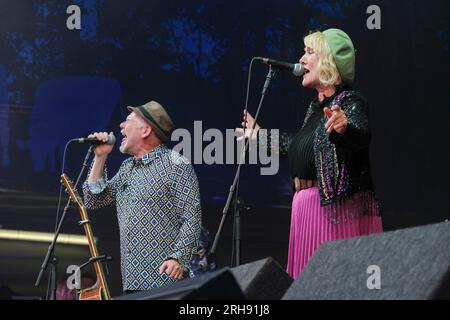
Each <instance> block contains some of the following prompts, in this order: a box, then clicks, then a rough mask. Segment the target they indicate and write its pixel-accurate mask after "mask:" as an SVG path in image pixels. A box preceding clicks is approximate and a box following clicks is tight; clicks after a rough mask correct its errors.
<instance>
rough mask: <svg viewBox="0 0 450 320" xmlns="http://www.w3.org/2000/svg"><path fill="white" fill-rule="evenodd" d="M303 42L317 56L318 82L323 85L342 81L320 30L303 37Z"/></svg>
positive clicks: (331, 84)
mask: <svg viewBox="0 0 450 320" xmlns="http://www.w3.org/2000/svg"><path fill="white" fill-rule="evenodd" d="M303 42H304V43H305V46H306V47H308V48H312V49H313V50H314V52H315V53H316V54H317V55H318V57H319V61H318V65H317V70H318V72H319V81H320V83H321V84H322V85H323V86H325V87H327V86H334V85H337V84H340V83H342V79H341V76H340V75H339V71H338V68H337V66H336V62H335V61H334V57H333V54H332V53H331V49H330V46H329V45H328V42H327V40H326V39H325V36H324V34H323V33H322V32H320V31H317V32H314V33H311V34H310V35H307V36H306V37H305V38H304V39H303Z"/></svg>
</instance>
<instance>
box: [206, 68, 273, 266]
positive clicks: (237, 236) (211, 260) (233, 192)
mask: <svg viewBox="0 0 450 320" xmlns="http://www.w3.org/2000/svg"><path fill="white" fill-rule="evenodd" d="M275 74H276V70H275V69H273V68H272V66H271V67H270V69H269V72H268V74H267V76H266V81H265V83H264V87H263V90H262V92H261V99H260V101H259V105H258V110H257V111H256V114H255V120H254V123H253V126H252V129H251V131H250V136H249V137H250V138H249V139H247V140H245V133H244V144H243V147H242V150H241V156H240V159H239V164H238V168H237V170H236V175H235V176H234V180H233V184H232V185H231V187H230V192H229V194H228V198H227V201H226V203H225V207H224V208H223V211H222V219H221V221H220V225H219V228H218V230H217V233H216V236H215V238H214V242H213V245H212V247H211V250H210V251H209V253H208V265H209V268H210V269H211V270H212V269H215V267H216V265H215V252H216V250H217V246H218V244H219V239H220V236H221V234H222V230H223V226H224V223H225V220H226V217H227V215H228V211H229V209H230V204H231V202H232V200H233V199H234V202H235V206H234V221H235V226H234V228H235V229H234V232H233V234H234V239H233V244H234V250H233V251H234V254H235V257H234V259H233V260H234V262H235V263H236V264H235V265H236V266H238V265H240V263H241V248H240V244H241V224H240V219H241V218H240V216H241V210H242V201H241V200H240V199H239V198H238V196H237V187H238V185H239V177H240V173H241V167H242V164H243V163H244V160H245V155H246V153H247V149H248V146H249V142H250V139H251V137H252V135H253V132H254V130H255V127H256V124H257V120H258V116H259V112H260V110H261V106H262V104H263V102H264V98H265V96H266V93H267V89H268V88H269V85H270V82H271V80H272V78H273V77H274V76H275Z"/></svg>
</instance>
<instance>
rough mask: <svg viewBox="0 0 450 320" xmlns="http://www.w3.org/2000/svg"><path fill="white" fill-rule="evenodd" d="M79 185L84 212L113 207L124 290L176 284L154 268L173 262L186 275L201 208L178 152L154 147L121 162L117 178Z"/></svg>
mask: <svg viewBox="0 0 450 320" xmlns="http://www.w3.org/2000/svg"><path fill="white" fill-rule="evenodd" d="M104 176H105V178H101V179H99V180H97V181H95V182H94V183H88V182H87V181H86V182H85V183H84V185H83V192H84V200H85V205H86V208H88V209H97V208H101V207H105V206H108V205H111V204H113V203H114V202H115V204H116V207H117V218H118V222H119V229H120V253H121V271H122V285H123V289H124V290H149V289H151V288H156V287H160V286H163V285H166V284H169V283H172V282H175V281H176V280H174V279H170V278H169V277H168V275H167V274H166V273H163V274H162V275H160V274H159V267H160V266H161V264H162V263H163V262H164V261H165V260H167V259H168V258H175V259H177V260H178V261H179V262H180V264H181V265H182V266H183V268H184V269H185V271H186V272H189V275H190V276H192V275H193V273H192V270H191V268H190V264H191V259H192V257H193V254H195V253H196V251H197V245H198V240H199V237H200V229H201V206H200V193H199V187H198V181H197V176H196V174H195V172H194V169H193V167H192V165H191V164H190V163H189V162H188V160H187V159H186V158H184V157H183V156H181V155H180V154H179V153H177V152H175V151H173V150H170V149H168V148H167V147H165V146H164V145H160V146H158V147H157V148H155V149H154V150H152V151H151V152H150V153H148V154H146V155H144V156H143V157H142V158H141V159H136V158H133V157H130V158H128V159H126V160H125V161H124V162H123V163H122V165H121V167H120V169H119V171H118V172H117V174H116V175H115V176H114V177H113V178H112V179H111V180H108V179H107V177H106V174H105V175H104Z"/></svg>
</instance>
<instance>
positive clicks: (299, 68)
mask: <svg viewBox="0 0 450 320" xmlns="http://www.w3.org/2000/svg"><path fill="white" fill-rule="evenodd" d="M256 60H260V61H262V62H263V63H265V64H267V65H269V66H271V67H272V68H275V69H279V70H287V71H290V72H292V74H293V75H294V76H296V77H301V76H302V75H303V74H304V73H305V68H303V65H302V64H301V63H295V64H294V63H289V62H284V61H278V60H275V59H270V58H264V57H256Z"/></svg>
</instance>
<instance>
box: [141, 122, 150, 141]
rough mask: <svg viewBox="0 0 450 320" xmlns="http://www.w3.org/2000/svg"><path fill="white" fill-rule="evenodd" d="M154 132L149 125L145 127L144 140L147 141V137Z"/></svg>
mask: <svg viewBox="0 0 450 320" xmlns="http://www.w3.org/2000/svg"><path fill="white" fill-rule="evenodd" d="M152 132H153V128H152V127H150V126H149V125H146V126H145V129H144V131H143V132H142V139H146V138H147V137H149V136H150V135H151V134H152Z"/></svg>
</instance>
